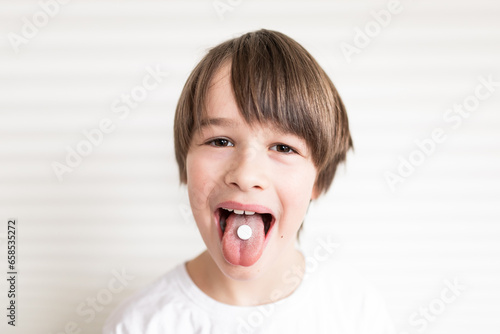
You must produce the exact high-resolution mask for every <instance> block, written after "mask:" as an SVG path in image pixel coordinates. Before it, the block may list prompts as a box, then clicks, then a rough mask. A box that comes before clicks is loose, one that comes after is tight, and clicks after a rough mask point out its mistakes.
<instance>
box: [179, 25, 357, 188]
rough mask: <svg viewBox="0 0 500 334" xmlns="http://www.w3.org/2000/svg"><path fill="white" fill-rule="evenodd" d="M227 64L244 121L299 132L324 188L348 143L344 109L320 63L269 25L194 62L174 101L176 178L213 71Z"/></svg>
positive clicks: (183, 172) (184, 178)
mask: <svg viewBox="0 0 500 334" xmlns="http://www.w3.org/2000/svg"><path fill="white" fill-rule="evenodd" d="M228 63H229V64H231V70H230V74H231V79H230V80H231V85H232V89H233V92H234V97H235V100H236V103H237V105H238V107H239V111H240V113H241V115H242V117H243V118H244V119H245V121H246V122H247V123H248V124H254V123H255V122H258V123H270V124H273V125H275V126H276V127H277V128H278V129H280V130H282V131H284V132H287V133H293V134H295V135H297V136H299V137H301V138H303V139H304V140H305V141H306V142H307V145H308V147H309V149H310V151H311V156H312V160H313V163H314V165H315V166H316V169H317V171H318V174H317V178H316V183H315V186H316V190H317V193H318V195H319V194H321V193H324V192H326V191H327V190H328V189H329V187H330V185H331V183H332V181H333V177H334V176H335V171H336V170H337V166H338V164H339V163H341V162H343V161H344V160H345V158H346V155H347V152H348V151H349V149H351V148H352V146H353V145H352V139H351V135H350V132H349V124H348V120H347V113H346V110H345V107H344V104H343V103H342V100H341V99H340V96H339V94H338V92H337V90H336V88H335V86H334V85H333V83H332V81H331V80H330V79H329V78H328V76H327V75H326V73H325V72H324V71H323V69H322V68H321V67H320V66H319V64H318V63H317V62H316V60H315V59H314V58H313V57H312V56H311V55H310V54H309V52H307V51H306V50H305V49H304V48H303V47H302V46H301V45H300V44H299V43H297V42H296V41H295V40H293V39H291V38H290V37H288V36H286V35H284V34H282V33H279V32H276V31H271V30H265V29H262V30H258V31H254V32H249V33H247V34H244V35H242V36H240V37H237V38H234V39H231V40H228V41H226V42H224V43H222V44H219V45H218V46H216V47H214V48H212V49H210V50H209V52H208V53H207V54H206V55H205V57H204V58H203V59H202V60H201V61H200V63H199V64H198V65H197V66H196V67H195V69H194V70H193V72H192V73H191V75H190V76H189V78H188V79H187V82H186V84H185V86H184V89H183V91H182V94H181V96H180V98H179V102H178V104H177V109H176V113H175V121H174V140H175V157H176V159H177V164H178V166H179V176H180V181H181V183H186V182H187V172H186V157H187V154H188V150H189V147H190V144H191V138H192V137H193V133H194V131H196V130H197V129H199V127H200V122H201V120H202V119H203V117H204V116H205V114H206V101H207V91H208V88H209V86H210V84H211V80H212V78H213V77H214V75H215V73H216V72H217V71H218V70H219V69H220V68H222V67H223V65H225V64H228Z"/></svg>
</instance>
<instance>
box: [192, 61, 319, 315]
mask: <svg viewBox="0 0 500 334" xmlns="http://www.w3.org/2000/svg"><path fill="white" fill-rule="evenodd" d="M229 71H230V66H229V65H228V64H226V65H225V66H223V67H222V68H221V69H220V70H219V71H218V72H217V73H216V74H215V75H214V78H213V80H212V82H211V85H210V88H209V91H208V96H207V108H208V109H207V122H206V124H205V126H203V127H202V128H201V129H200V130H199V131H197V132H195V134H194V136H193V138H192V140H191V146H190V148H189V151H188V154H187V160H186V169H187V188H188V194H189V200H190V203H191V208H192V211H193V215H194V218H195V221H196V224H197V226H198V229H199V231H200V234H201V236H202V238H203V240H204V242H205V244H206V246H207V250H206V251H204V252H203V253H201V254H200V255H199V256H198V257H196V258H195V259H193V260H191V261H189V262H188V263H187V270H188V273H189V275H190V276H191V278H192V279H193V281H194V283H195V284H196V285H197V286H198V287H199V288H200V289H201V290H202V291H203V292H205V293H206V294H207V295H208V296H210V297H212V298H213V299H215V300H218V301H220V302H223V303H226V304H231V305H241V306H251V305H261V304H265V303H269V302H273V301H276V300H279V299H282V298H284V297H286V296H288V295H290V294H291V293H292V292H293V291H294V290H295V289H296V288H297V286H298V285H299V284H300V282H301V280H302V275H301V274H300V273H303V271H304V262H305V261H304V258H303V256H302V254H301V253H300V252H299V251H297V250H296V249H295V244H296V239H297V231H298V229H299V227H300V225H301V223H302V221H303V220H304V217H305V214H306V211H307V207H308V205H309V202H310V200H311V199H315V198H316V197H317V192H316V191H315V187H314V185H315V180H316V176H317V170H316V167H315V166H314V163H313V161H312V158H311V155H310V151H309V148H308V145H307V143H306V142H305V140H304V139H303V138H300V137H298V136H296V135H294V134H290V133H283V132H282V131H280V130H279V129H277V128H276V127H274V126H270V125H268V124H259V123H256V124H252V125H250V124H248V123H246V122H245V120H244V119H243V118H242V117H241V115H240V112H239V109H238V107H237V105H236V102H235V99H234V95H233V91H232V88H231V84H230V72H229ZM226 201H231V202H233V203H236V205H261V206H264V207H265V208H267V209H269V211H271V212H272V213H273V215H274V218H275V219H276V220H275V223H274V226H273V227H272V229H271V230H270V232H269V233H268V236H267V238H268V242H267V245H266V246H265V248H264V251H263V253H262V256H261V257H260V259H259V260H258V261H257V262H256V263H255V264H253V265H252V266H248V267H244V266H237V265H232V264H230V263H229V262H227V261H226V260H225V258H224V256H223V254H222V247H221V237H220V228H219V226H218V222H217V219H216V217H215V215H214V212H215V211H216V208H217V206H218V205H219V204H220V203H223V202H226ZM291 273H294V274H293V275H292V274H291Z"/></svg>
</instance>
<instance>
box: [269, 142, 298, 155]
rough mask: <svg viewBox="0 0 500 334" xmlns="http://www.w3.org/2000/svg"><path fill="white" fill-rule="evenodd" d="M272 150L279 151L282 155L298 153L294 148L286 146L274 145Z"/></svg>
mask: <svg viewBox="0 0 500 334" xmlns="http://www.w3.org/2000/svg"><path fill="white" fill-rule="evenodd" d="M271 150H274V151H277V152H280V153H288V154H290V153H297V151H295V150H294V149H293V148H291V147H290V146H288V145H285V144H277V145H274V146H272V147H271Z"/></svg>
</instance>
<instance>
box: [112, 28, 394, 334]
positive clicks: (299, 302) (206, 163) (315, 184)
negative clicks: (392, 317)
mask: <svg viewBox="0 0 500 334" xmlns="http://www.w3.org/2000/svg"><path fill="white" fill-rule="evenodd" d="M174 137H175V152H176V158H177V162H178V165H179V171H180V179H181V182H183V183H186V184H187V189H188V194H189V200H190V204H191V209H192V211H193V216H194V218H195V221H196V224H197V226H198V229H199V231H200V233H201V236H202V238H203V241H204V242H205V244H206V247H207V250H206V251H204V252H203V253H202V254H200V255H199V256H198V257H196V258H194V259H192V260H191V261H188V262H186V263H185V264H181V265H179V266H177V267H176V268H175V269H173V270H172V271H171V272H169V273H167V274H166V275H165V276H163V277H162V278H161V279H160V280H158V281H157V282H156V283H154V284H153V285H151V286H150V287H149V288H148V289H146V290H145V291H143V292H141V293H140V294H138V295H136V296H134V297H132V298H131V299H130V300H129V301H128V302H127V303H125V304H124V305H122V306H121V307H120V308H119V309H118V310H117V311H115V313H114V314H113V315H112V316H111V317H110V318H109V319H108V322H107V323H106V325H105V327H104V333H117V334H125V333H134V334H138V333H148V334H149V333H181V334H184V333H370V334H376V333H392V331H391V325H390V321H388V317H387V314H386V313H385V311H384V307H383V303H382V302H381V300H380V299H379V298H378V297H377V294H376V293H374V292H373V291H372V290H371V289H369V288H368V287H367V286H366V285H365V284H363V283H362V281H361V280H359V279H357V278H356V277H354V276H352V275H348V274H347V273H346V272H344V271H343V269H339V267H338V266H337V265H334V264H333V262H331V261H329V262H328V261H327V262H325V263H324V264H323V265H322V266H320V267H319V268H318V269H317V270H316V271H314V272H312V273H309V275H308V276H307V279H303V278H304V272H305V258H304V255H303V254H302V252H301V251H299V250H297V249H296V248H295V245H296V241H297V235H298V231H299V229H300V226H301V224H302V222H303V220H304V217H305V215H306V211H307V208H308V205H309V202H310V201H311V200H313V199H316V198H317V197H318V196H319V195H320V194H321V193H324V192H325V191H327V190H328V188H329V186H330V184H331V182H332V180H333V177H334V174H335V170H336V168H337V165H338V164H339V163H340V162H343V161H344V160H345V157H346V153H347V151H348V150H349V149H350V148H351V147H352V141H351V137H350V133H349V127H348V121H347V115H346V112H345V108H344V106H343V104H342V101H341V99H340V97H339V95H338V93H337V91H336V89H335V87H334V86H333V84H332V82H331V81H330V79H329V78H328V76H327V75H326V74H325V72H324V71H323V70H322V69H321V67H320V66H319V65H318V64H317V63H316V61H315V60H314V59H313V58H312V56H311V55H310V54H309V53H308V52H307V51H306V50H305V49H304V48H303V47H302V46H300V45H299V44H298V43H297V42H295V41H294V40H292V39H291V38H289V37H287V36H285V35H283V34H281V33H278V32H274V31H269V30H259V31H256V32H251V33H248V34H245V35H243V36H241V37H239V38H235V39H232V40H229V41H227V42H224V43H222V44H220V45H218V46H217V47H215V48H213V49H212V50H210V51H209V53H208V54H207V55H206V56H205V57H204V58H203V59H202V61H201V62H200V63H199V64H198V66H197V67H196V68H195V69H194V70H193V72H192V74H191V76H190V77H189V78H188V80H187V82H186V85H185V87H184V90H183V92H182V94H181V97H180V100H179V103H178V106H177V110H176V115H175V125H174Z"/></svg>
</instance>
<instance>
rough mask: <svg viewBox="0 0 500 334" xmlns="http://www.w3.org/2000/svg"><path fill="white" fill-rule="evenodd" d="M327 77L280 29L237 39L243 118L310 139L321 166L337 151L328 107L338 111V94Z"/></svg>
mask: <svg viewBox="0 0 500 334" xmlns="http://www.w3.org/2000/svg"><path fill="white" fill-rule="evenodd" d="M291 43H293V45H290V44H291ZM325 77H326V75H325V74H324V73H323V72H322V70H320V67H319V65H317V64H316V61H315V60H314V59H313V58H312V56H310V55H309V53H308V52H307V51H306V50H305V49H304V48H303V47H302V46H301V45H300V44H298V43H296V42H295V41H293V42H290V39H289V38H287V37H286V36H284V35H283V36H281V34H280V33H276V32H274V33H272V34H271V33H266V32H265V31H264V32H262V31H259V32H258V33H250V34H247V35H245V36H243V37H242V38H240V39H238V40H236V41H235V42H234V52H233V54H232V58H231V84H232V88H233V91H234V95H235V99H236V103H237V105H238V107H239V110H240V113H241V114H242V116H243V118H244V119H245V120H246V121H247V122H248V123H249V124H252V123H254V122H258V123H271V124H272V125H274V126H275V127H277V128H278V129H280V130H282V131H283V132H285V133H292V134H295V135H297V136H299V137H301V138H304V139H305V140H306V142H307V143H308V145H309V147H310V149H311V152H312V156H313V160H314V162H315V164H316V166H317V167H319V169H321V168H322V167H323V161H325V160H328V159H329V157H328V152H329V151H330V152H334V150H328V145H330V143H331V140H332V136H333V131H324V128H326V127H325V124H327V125H328V124H329V125H333V122H334V119H333V114H332V113H330V112H326V113H325V112H324V110H325V109H327V110H334V109H335V108H334V106H332V105H331V104H330V103H328V102H329V101H332V102H333V95H332V94H331V87H328V89H325V88H326V87H323V86H324V83H325ZM326 78H327V77H326ZM327 82H330V80H329V79H328V78H327ZM332 86H333V84H332ZM322 124H323V125H322ZM330 129H331V127H330ZM320 157H322V159H320Z"/></svg>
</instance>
